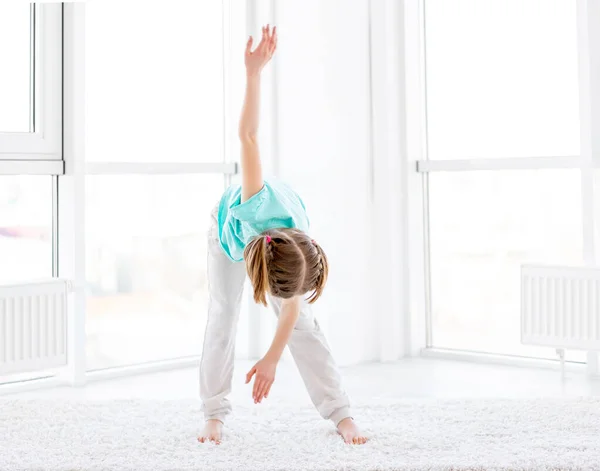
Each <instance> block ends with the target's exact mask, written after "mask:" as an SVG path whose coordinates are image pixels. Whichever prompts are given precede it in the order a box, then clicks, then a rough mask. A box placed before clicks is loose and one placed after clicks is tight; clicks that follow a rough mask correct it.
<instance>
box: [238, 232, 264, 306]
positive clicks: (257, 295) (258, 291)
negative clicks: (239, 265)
mask: <svg viewBox="0 0 600 471" xmlns="http://www.w3.org/2000/svg"><path fill="white" fill-rule="evenodd" d="M269 239H270V238H269ZM267 251H268V247H267V239H266V237H264V236H258V237H255V238H254V239H252V240H251V241H250V242H249V243H248V245H246V248H245V249H244V259H245V261H246V270H247V272H248V277H249V278H250V282H251V283H252V288H253V289H254V301H255V302H256V303H257V304H263V305H264V306H266V305H267V292H268V291H269V272H268V270H267V256H268V254H267Z"/></svg>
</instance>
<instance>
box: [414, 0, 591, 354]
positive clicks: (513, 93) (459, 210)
mask: <svg viewBox="0 0 600 471" xmlns="http://www.w3.org/2000/svg"><path fill="white" fill-rule="evenodd" d="M424 24H425V51H426V52H425V69H426V77H427V79H426V108H427V118H426V121H427V159H428V161H426V162H421V165H420V169H421V171H422V172H424V173H425V175H426V176H425V182H426V185H424V188H425V191H426V192H427V193H426V196H427V198H426V202H427V205H426V216H427V221H428V228H429V231H428V241H427V247H426V250H427V252H428V255H429V257H428V260H429V273H428V279H429V286H430V302H429V309H430V311H429V313H428V315H429V319H430V322H429V329H430V330H429V335H428V337H429V342H428V346H429V347H436V348H448V349H458V350H470V351H478V352H487V353H499V354H510V355H520V356H533V357H549V356H553V355H554V352H553V351H552V350H551V349H544V348H533V347H525V346H523V345H521V343H520V267H521V265H522V264H523V263H548V264H552V263H560V264H580V263H581V262H583V243H582V239H583V237H582V227H583V225H582V213H581V208H582V204H581V203H582V202H581V176H580V173H579V170H575V168H577V167H578V166H579V160H578V159H579V153H580V143H579V140H580V137H579V132H580V130H579V83H578V51H577V47H578V46H577V18H576V3H575V2H571V1H569V0H507V1H503V2H498V1H496V0H456V1H452V2H447V1H444V0H425V9H424ZM540 158H541V159H540ZM569 166H570V167H572V168H567V167H569Z"/></svg>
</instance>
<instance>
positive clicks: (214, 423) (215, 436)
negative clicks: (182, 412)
mask: <svg viewBox="0 0 600 471" xmlns="http://www.w3.org/2000/svg"><path fill="white" fill-rule="evenodd" d="M222 430H223V422H221V421H220V420H217V419H209V420H207V421H206V424H205V425H204V430H202V434H200V436H199V437H198V441H199V442H200V443H204V442H213V443H215V444H216V445H219V444H221V431H222Z"/></svg>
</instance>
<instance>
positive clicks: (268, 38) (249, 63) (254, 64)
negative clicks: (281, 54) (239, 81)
mask: <svg viewBox="0 0 600 471" xmlns="http://www.w3.org/2000/svg"><path fill="white" fill-rule="evenodd" d="M252 43H253V39H252V36H250V38H249V39H248V43H247V44H246V53H245V62H246V73H247V75H260V73H261V71H262V69H263V68H264V66H265V65H267V63H268V62H269V61H270V60H271V57H273V54H274V53H275V49H277V27H276V26H274V27H273V30H271V27H270V26H269V25H267V26H263V28H262V38H261V40H260V43H259V45H258V47H257V48H256V49H255V50H254V51H252Z"/></svg>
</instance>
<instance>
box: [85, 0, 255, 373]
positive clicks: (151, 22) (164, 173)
mask: <svg viewBox="0 0 600 471" xmlns="http://www.w3.org/2000/svg"><path fill="white" fill-rule="evenodd" d="M227 5H228V2H222V1H221V0H207V1H202V2H181V3H178V2H175V3H172V4H169V7H168V8H165V4H164V3H157V4H153V3H148V4H144V5H143V7H142V10H140V5H139V4H138V3H136V2H121V3H119V5H118V7H116V6H115V4H112V3H107V4H104V3H102V2H98V3H90V4H89V5H87V9H86V30H85V34H86V148H85V152H86V161H87V163H86V168H87V171H88V176H87V177H86V205H85V211H86V233H85V243H86V285H87V303H86V332H87V343H86V349H87V365H86V367H87V369H88V370H98V369H102V368H108V367H115V366H124V365H131V364H137V363H144V362H149V361H156V360H165V359H173V358H180V357H186V356H191V355H198V354H199V353H200V352H201V348H202V339H203V331H204V327H205V323H206V312H207V296H208V290H207V283H206V233H207V230H208V224H209V217H210V212H211V209H212V208H213V207H214V205H215V204H216V203H217V201H218V198H219V197H220V195H221V193H222V191H223V189H224V185H225V183H226V182H227V181H228V179H229V177H230V174H231V173H232V172H233V169H234V166H233V164H231V163H226V161H231V160H235V157H233V158H232V156H231V155H226V152H227V149H228V148H229V147H228V145H229V144H228V142H227V139H226V135H227V131H228V128H227V126H226V121H225V117H226V114H227V110H228V106H226V105H227V104H228V102H227V101H226V99H225V87H224V83H226V81H224V78H225V72H226V69H227V67H228V66H229V63H228V62H227V54H226V52H227V50H226V48H227V41H226V40H227V39H228V37H227V35H226V31H225V30H224V25H226V24H227V22H229V21H232V19H231V17H230V16H226V15H228V11H226V10H224V8H225V7H226V6H227ZM115 8H117V9H118V14H115ZM141 11H143V14H141ZM225 18H227V22H225V21H224V19H225ZM131 25H135V34H131V30H132V28H131ZM236 26H237V25H236ZM243 30H244V28H243V25H242V28H241V31H240V32H239V34H242V32H243ZM107 31H110V34H107ZM236 39H239V38H236ZM239 44H241V45H242V46H243V44H244V41H243V39H242V40H241V42H240V43H239ZM240 52H241V51H240ZM242 57H243V56H242V55H241V54H240V56H239V58H238V62H240V63H241V62H242V59H241V58H242ZM236 105H237V104H236ZM236 115H237V113H236Z"/></svg>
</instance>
